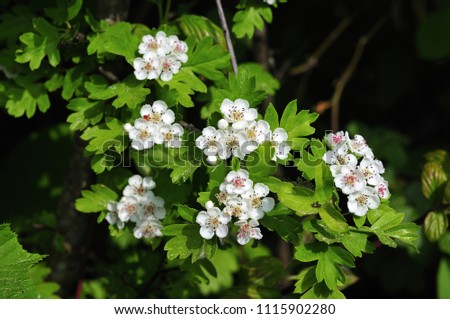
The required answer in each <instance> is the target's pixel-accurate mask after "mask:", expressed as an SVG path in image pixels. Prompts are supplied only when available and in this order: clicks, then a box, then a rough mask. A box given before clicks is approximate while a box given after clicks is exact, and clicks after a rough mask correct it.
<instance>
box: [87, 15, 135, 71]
mask: <svg viewBox="0 0 450 319" xmlns="http://www.w3.org/2000/svg"><path fill="white" fill-rule="evenodd" d="M98 27H99V28H102V27H103V28H104V30H103V32H101V31H98V33H96V34H91V35H89V36H88V40H89V46H88V48H87V50H88V54H89V55H91V54H94V53H97V56H100V57H102V56H104V55H105V53H112V54H115V55H120V56H123V57H124V58H125V59H126V60H127V62H128V63H129V64H133V60H134V58H135V57H136V51H137V48H138V45H139V42H140V39H138V37H137V36H136V35H134V34H133V32H132V27H131V24H130V23H128V22H118V23H115V24H113V25H111V26H109V25H107V24H106V25H105V24H101V25H99V26H98Z"/></svg>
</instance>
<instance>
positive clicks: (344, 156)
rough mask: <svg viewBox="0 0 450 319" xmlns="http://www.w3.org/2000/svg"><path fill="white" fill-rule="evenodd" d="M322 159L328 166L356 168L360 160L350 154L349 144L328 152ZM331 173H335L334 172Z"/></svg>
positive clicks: (340, 145)
mask: <svg viewBox="0 0 450 319" xmlns="http://www.w3.org/2000/svg"><path fill="white" fill-rule="evenodd" d="M330 134H332V133H330ZM322 159H323V160H324V161H325V163H327V164H328V165H349V166H353V167H356V165H357V164H358V160H357V159H356V157H355V155H353V154H349V153H348V146H347V144H339V145H337V146H336V147H335V148H334V149H332V150H330V151H327V152H326V153H325V154H324V156H323V157H322ZM331 172H332V173H333V170H332V171H331Z"/></svg>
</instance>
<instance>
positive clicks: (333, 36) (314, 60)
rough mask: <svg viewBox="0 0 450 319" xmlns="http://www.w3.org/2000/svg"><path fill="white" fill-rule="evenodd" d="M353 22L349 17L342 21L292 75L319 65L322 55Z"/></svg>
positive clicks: (293, 70) (293, 69) (294, 69)
mask: <svg viewBox="0 0 450 319" xmlns="http://www.w3.org/2000/svg"><path fill="white" fill-rule="evenodd" d="M351 21H352V18H351V17H347V18H345V19H344V20H342V21H341V22H340V23H339V24H338V25H337V27H336V28H335V29H334V30H333V31H331V32H330V34H328V36H327V37H326V38H325V40H324V41H323V42H322V43H321V44H320V45H319V47H318V48H317V49H316V50H315V51H314V53H313V54H312V55H311V56H310V57H309V58H308V60H307V61H306V62H304V63H302V64H300V65H299V66H296V67H293V68H292V69H291V72H290V73H291V74H292V75H298V74H302V73H305V72H307V71H309V70H311V69H312V68H314V67H315V66H316V65H317V62H318V61H319V60H320V58H321V57H322V55H323V54H324V53H325V52H326V51H327V50H328V49H329V47H330V46H331V45H332V44H333V42H334V41H335V40H336V39H337V38H338V37H339V36H340V35H341V34H342V32H344V30H345V29H346V28H347V27H348V26H349V25H350V23H351Z"/></svg>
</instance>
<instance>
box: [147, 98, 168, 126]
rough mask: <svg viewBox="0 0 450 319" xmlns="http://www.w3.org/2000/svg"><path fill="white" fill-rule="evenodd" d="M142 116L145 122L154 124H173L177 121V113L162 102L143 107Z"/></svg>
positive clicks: (158, 101)
mask: <svg viewBox="0 0 450 319" xmlns="http://www.w3.org/2000/svg"><path fill="white" fill-rule="evenodd" d="M140 114H141V116H142V118H143V119H144V120H145V121H147V122H149V123H153V124H172V123H173V122H174V121H175V113H174V112H173V111H172V110H171V109H169V108H168V107H167V104H166V102H164V101H161V100H157V101H155V102H153V105H150V104H145V105H143V106H142V108H141V111H140Z"/></svg>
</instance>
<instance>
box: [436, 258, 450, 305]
mask: <svg viewBox="0 0 450 319" xmlns="http://www.w3.org/2000/svg"><path fill="white" fill-rule="evenodd" d="M449 283H450V262H449V261H448V258H447V259H446V258H441V261H440V263H439V267H438V272H437V297H438V298H440V299H450V285H449Z"/></svg>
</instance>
